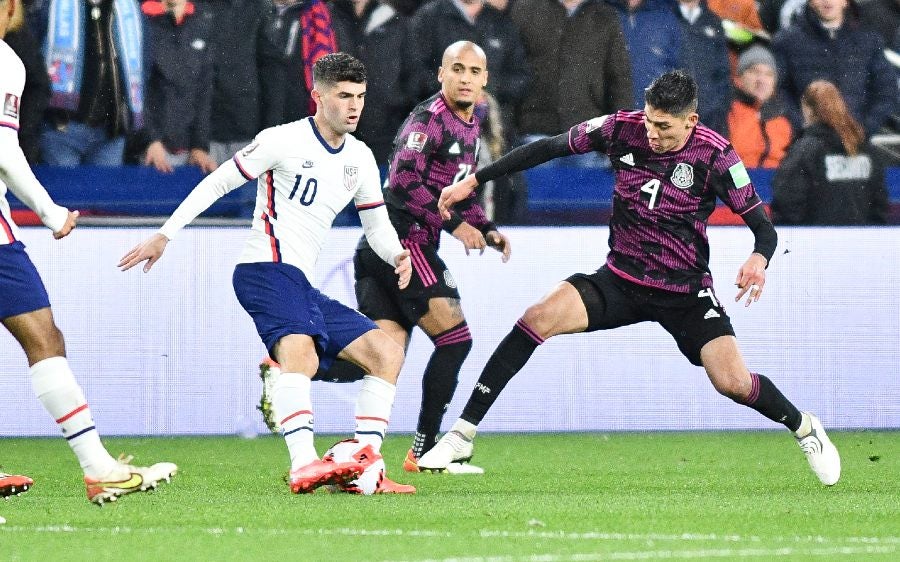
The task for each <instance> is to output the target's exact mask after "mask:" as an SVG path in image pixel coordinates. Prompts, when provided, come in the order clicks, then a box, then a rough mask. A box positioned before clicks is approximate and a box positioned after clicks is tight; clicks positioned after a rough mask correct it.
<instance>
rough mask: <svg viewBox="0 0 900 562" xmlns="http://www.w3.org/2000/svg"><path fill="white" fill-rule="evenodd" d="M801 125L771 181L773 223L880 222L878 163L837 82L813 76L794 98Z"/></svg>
mask: <svg viewBox="0 0 900 562" xmlns="http://www.w3.org/2000/svg"><path fill="white" fill-rule="evenodd" d="M800 103H801V107H802V108H803V117H804V122H805V128H804V129H803V134H802V135H801V137H800V138H799V139H798V140H797V141H796V142H795V143H794V144H793V145H791V149H790V151H789V152H788V154H787V157H785V159H784V161H782V163H781V166H779V167H778V171H777V172H776V173H775V178H774V179H773V180H772V191H773V195H774V197H773V201H772V212H773V216H774V219H775V222H777V223H781V224H803V225H865V224H884V223H885V220H886V218H887V209H888V197H887V189H886V187H885V183H884V167H883V164H882V163H881V162H880V161H879V158H878V156H877V155H876V154H875V153H874V152H873V151H872V149H871V147H870V146H868V145H867V144H866V139H865V131H864V130H863V128H862V125H860V124H859V122H857V121H856V119H854V118H853V116H852V115H850V113H849V111H848V110H847V104H846V103H844V100H843V98H842V97H841V93H840V92H839V91H838V89H837V87H835V85H834V84H832V83H831V82H828V81H826V80H816V81H814V82H813V83H812V84H810V85H809V86H807V88H806V92H804V94H803V97H802V98H801V100H800Z"/></svg>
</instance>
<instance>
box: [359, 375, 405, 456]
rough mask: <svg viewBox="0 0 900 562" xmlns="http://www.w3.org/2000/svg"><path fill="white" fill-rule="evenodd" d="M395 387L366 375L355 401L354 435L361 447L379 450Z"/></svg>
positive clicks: (395, 390) (395, 392) (392, 403)
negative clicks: (365, 446) (366, 446)
mask: <svg viewBox="0 0 900 562" xmlns="http://www.w3.org/2000/svg"><path fill="white" fill-rule="evenodd" d="M396 394H397V387H396V386H395V385H393V384H391V383H389V382H387V381H386V380H384V379H380V378H378V377H373V376H371V375H366V376H365V377H363V384H362V388H361V389H359V396H358V397H357V399H356V435H354V437H355V438H356V439H357V440H359V442H360V443H362V444H363V445H372V447H374V448H375V450H376V451H379V450H381V443H382V441H384V434H385V433H386V432H387V426H388V420H389V419H390V417H391V408H392V407H393V406H394V396H395V395H396Z"/></svg>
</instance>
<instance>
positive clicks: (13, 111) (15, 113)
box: [3, 94, 19, 119]
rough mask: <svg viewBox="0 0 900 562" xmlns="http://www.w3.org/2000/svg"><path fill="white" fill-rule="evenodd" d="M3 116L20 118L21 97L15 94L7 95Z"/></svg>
mask: <svg viewBox="0 0 900 562" xmlns="http://www.w3.org/2000/svg"><path fill="white" fill-rule="evenodd" d="M3 115H7V116H9V117H12V118H13V119H18V118H19V97H18V96H16V95H15V94H6V100H5V101H4V102H3Z"/></svg>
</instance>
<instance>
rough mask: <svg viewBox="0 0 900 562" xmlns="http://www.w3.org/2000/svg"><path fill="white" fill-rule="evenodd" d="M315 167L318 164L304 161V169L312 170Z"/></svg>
mask: <svg viewBox="0 0 900 562" xmlns="http://www.w3.org/2000/svg"><path fill="white" fill-rule="evenodd" d="M315 165H316V163H315V162H313V161H312V160H304V161H303V167H304V168H312V167H313V166H315Z"/></svg>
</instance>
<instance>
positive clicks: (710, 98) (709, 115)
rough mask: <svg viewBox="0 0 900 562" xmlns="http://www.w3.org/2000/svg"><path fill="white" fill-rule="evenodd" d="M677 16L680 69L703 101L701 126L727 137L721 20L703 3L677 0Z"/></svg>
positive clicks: (727, 83)
mask: <svg viewBox="0 0 900 562" xmlns="http://www.w3.org/2000/svg"><path fill="white" fill-rule="evenodd" d="M678 13H679V15H680V16H681V18H680V22H681V37H682V43H681V68H683V69H684V70H686V71H687V72H688V73H689V74H690V75H691V76H693V77H694V80H695V81H696V82H697V87H699V88H700V94H699V95H700V99H702V100H704V104H703V107H701V108H700V111H702V112H703V124H704V125H706V126H707V127H709V128H710V129H712V130H714V131H716V132H717V133H719V134H721V135H725V136H727V135H728V128H727V127H728V108H729V106H730V105H731V66H730V63H729V62H728V41H727V40H726V38H725V30H724V28H723V27H722V20H721V19H720V18H719V16H717V15H716V14H714V13H713V12H712V11H710V9H709V8H707V7H706V3H705V2H704V1H703V0H679V2H678ZM594 115H602V114H601V113H595V114H594Z"/></svg>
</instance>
